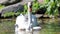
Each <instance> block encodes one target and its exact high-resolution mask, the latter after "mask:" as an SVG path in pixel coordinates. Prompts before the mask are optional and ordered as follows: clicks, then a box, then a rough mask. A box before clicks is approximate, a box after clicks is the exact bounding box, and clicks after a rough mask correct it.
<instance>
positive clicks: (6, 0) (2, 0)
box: [0, 0, 21, 5]
mask: <svg viewBox="0 0 60 34" xmlns="http://www.w3.org/2000/svg"><path fill="white" fill-rule="evenodd" d="M20 1H21V0H0V4H3V5H10V4H15V3H17V2H20Z"/></svg>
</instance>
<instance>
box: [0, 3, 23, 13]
mask: <svg viewBox="0 0 60 34" xmlns="http://www.w3.org/2000/svg"><path fill="white" fill-rule="evenodd" d="M18 10H21V11H23V5H21V4H19V3H17V4H14V5H10V6H6V7H4V8H3V9H2V10H0V13H1V14H4V13H5V12H7V11H8V12H9V11H13V12H17V11H18Z"/></svg>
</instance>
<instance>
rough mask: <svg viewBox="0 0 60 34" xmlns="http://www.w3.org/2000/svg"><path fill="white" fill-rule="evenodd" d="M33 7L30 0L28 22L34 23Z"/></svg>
mask: <svg viewBox="0 0 60 34" xmlns="http://www.w3.org/2000/svg"><path fill="white" fill-rule="evenodd" d="M31 12H32V7H31V2H28V23H29V24H30V23H32V13H31Z"/></svg>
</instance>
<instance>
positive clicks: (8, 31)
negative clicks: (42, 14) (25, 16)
mask: <svg viewBox="0 0 60 34" xmlns="http://www.w3.org/2000/svg"><path fill="white" fill-rule="evenodd" d="M38 23H39V24H40V26H41V27H42V29H41V30H40V32H39V33H40V34H60V18H57V19H39V20H38ZM42 23H43V24H42ZM14 24H15V19H0V34H14Z"/></svg>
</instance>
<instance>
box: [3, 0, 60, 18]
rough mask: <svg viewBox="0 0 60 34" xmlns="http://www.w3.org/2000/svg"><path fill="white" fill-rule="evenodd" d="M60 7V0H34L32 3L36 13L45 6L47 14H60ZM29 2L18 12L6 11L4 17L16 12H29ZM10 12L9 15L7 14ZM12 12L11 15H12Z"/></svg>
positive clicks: (33, 10)
mask: <svg viewBox="0 0 60 34" xmlns="http://www.w3.org/2000/svg"><path fill="white" fill-rule="evenodd" d="M59 7H60V0H44V2H43V4H41V3H39V2H38V1H37V0H34V1H33V3H32V13H33V14H34V13H35V12H36V11H37V10H39V9H42V8H44V9H45V10H46V12H45V14H46V15H48V16H50V17H51V16H55V17H56V16H58V15H59V11H58V8H59ZM27 9H28V7H27V4H25V5H24V10H23V11H22V12H21V11H20V10H19V11H20V12H19V11H17V13H14V12H9V13H8V12H6V13H5V14H4V17H7V16H14V15H15V14H16V16H17V15H19V13H23V14H26V13H27ZM7 14H8V15H7ZM10 14H11V15H10Z"/></svg>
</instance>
